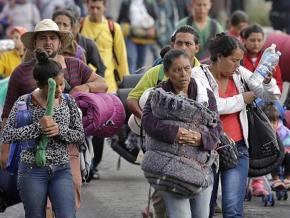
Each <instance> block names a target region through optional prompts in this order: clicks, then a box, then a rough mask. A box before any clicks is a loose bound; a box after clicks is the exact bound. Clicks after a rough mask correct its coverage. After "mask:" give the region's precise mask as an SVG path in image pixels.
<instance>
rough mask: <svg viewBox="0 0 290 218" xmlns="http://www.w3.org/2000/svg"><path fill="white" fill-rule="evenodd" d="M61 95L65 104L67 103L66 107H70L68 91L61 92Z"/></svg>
mask: <svg viewBox="0 0 290 218" xmlns="http://www.w3.org/2000/svg"><path fill="white" fill-rule="evenodd" d="M62 96H63V99H64V100H65V101H66V103H67V105H68V107H69V109H70V107H71V106H70V101H69V98H70V97H69V94H68V93H62Z"/></svg>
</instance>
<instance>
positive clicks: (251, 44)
mask: <svg viewBox="0 0 290 218" xmlns="http://www.w3.org/2000/svg"><path fill="white" fill-rule="evenodd" d="M264 43H265V41H264V35H263V34H262V33H251V34H250V35H249V37H248V38H247V39H245V40H244V44H245V47H246V49H247V52H248V53H249V54H252V55H257V54H258V53H259V52H260V51H261V50H262V48H263V46H264Z"/></svg>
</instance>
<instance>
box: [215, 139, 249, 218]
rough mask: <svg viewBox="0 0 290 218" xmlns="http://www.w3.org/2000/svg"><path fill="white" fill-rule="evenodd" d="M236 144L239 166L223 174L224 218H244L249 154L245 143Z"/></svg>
mask: <svg viewBox="0 0 290 218" xmlns="http://www.w3.org/2000/svg"><path fill="white" fill-rule="evenodd" d="M236 144H237V147H238V151H239V162H238V165H237V166H236V167H235V168H233V169H229V170H225V171H222V172H221V185H222V209H223V218H232V217H235V218H237V217H243V207H244V198H245V194H246V185H247V178H248V171H249V153H248V148H247V147H246V144H245V142H244V141H241V142H238V143H236Z"/></svg>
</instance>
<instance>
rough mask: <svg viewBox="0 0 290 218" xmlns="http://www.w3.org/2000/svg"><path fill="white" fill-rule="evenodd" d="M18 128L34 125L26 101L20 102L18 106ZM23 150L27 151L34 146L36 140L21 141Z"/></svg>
mask: <svg viewBox="0 0 290 218" xmlns="http://www.w3.org/2000/svg"><path fill="white" fill-rule="evenodd" d="M17 109H18V111H17V114H16V127H17V128H20V127H23V126H27V125H30V124H32V116H31V112H30V111H28V109H27V104H26V102H25V101H19V102H18V104H17ZM20 144H21V149H22V150H23V149H27V148H28V147H30V146H31V145H33V144H34V140H27V141H21V142H20Z"/></svg>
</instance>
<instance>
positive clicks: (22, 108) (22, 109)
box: [7, 101, 35, 174]
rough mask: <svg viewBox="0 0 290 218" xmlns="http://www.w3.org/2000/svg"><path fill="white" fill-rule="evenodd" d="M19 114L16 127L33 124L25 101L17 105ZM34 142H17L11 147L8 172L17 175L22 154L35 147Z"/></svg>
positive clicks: (17, 114)
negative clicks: (23, 151)
mask: <svg viewBox="0 0 290 218" xmlns="http://www.w3.org/2000/svg"><path fill="white" fill-rule="evenodd" d="M17 109H18V110H17V113H16V127H17V128H20V127H23V126H27V125H30V124H32V116H31V112H30V111H28V110H27V105H26V102H25V101H19V102H18V103H17ZM34 142H35V141H34V140H25V141H19V142H15V143H13V144H11V145H10V150H9V157H8V161H7V170H8V171H9V172H10V173H12V174H16V173H17V170H18V164H19V160H20V153H21V151H22V150H25V149H27V148H29V147H31V146H33V145H34Z"/></svg>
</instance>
